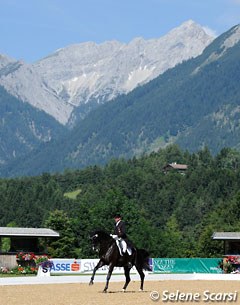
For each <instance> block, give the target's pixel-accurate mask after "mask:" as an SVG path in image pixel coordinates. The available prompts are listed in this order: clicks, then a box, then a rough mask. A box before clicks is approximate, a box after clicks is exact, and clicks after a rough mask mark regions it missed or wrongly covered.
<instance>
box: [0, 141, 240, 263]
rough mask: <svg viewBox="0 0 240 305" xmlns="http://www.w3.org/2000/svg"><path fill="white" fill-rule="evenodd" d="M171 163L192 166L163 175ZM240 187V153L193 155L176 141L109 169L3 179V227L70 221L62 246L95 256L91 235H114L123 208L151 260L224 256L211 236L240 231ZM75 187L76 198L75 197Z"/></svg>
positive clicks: (0, 190)
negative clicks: (96, 231) (117, 215)
mask: <svg viewBox="0 0 240 305" xmlns="http://www.w3.org/2000/svg"><path fill="white" fill-rule="evenodd" d="M172 162H177V163H183V164H187V165H188V169H187V171H186V173H185V174H184V175H183V174H181V173H179V172H176V171H170V172H168V173H164V171H163V167H164V166H165V165H166V164H168V163H172ZM239 189H240V153H239V152H238V151H236V150H233V149H223V150H222V151H221V152H220V153H219V154H217V155H216V156H212V155H211V154H210V152H209V150H208V149H207V148H205V149H203V150H201V151H199V152H198V153H192V154H191V153H189V152H187V151H182V150H181V149H179V147H177V146H176V145H170V146H169V147H167V148H165V149H162V150H160V151H159V152H158V153H151V154H150V155H149V156H143V157H141V158H139V159H137V158H132V159H130V160H124V159H119V160H112V161H111V162H109V163H108V164H107V165H106V166H104V167H99V166H92V167H88V168H85V169H83V170H78V171H68V172H65V173H64V174H61V175H60V174H55V175H49V174H46V173H45V174H42V175H41V176H37V177H31V178H30V177H25V178H18V179H0V194H1V205H0V226H7V225H8V224H10V223H12V222H14V223H15V225H16V226H19V227H44V226H45V225H47V226H48V227H49V226H50V227H51V228H53V229H56V230H57V231H60V232H62V230H63V229H64V227H66V224H67V227H66V228H65V229H66V231H65V233H62V234H63V235H62V236H61V238H62V240H63V241H65V242H63V243H62V244H61V243H60V242H59V243H58V251H59V252H61V255H63V256H64V255H66V256H68V255H71V256H70V257H81V258H84V257H90V256H93V255H94V253H93V252H92V251H91V245H90V241H89V233H90V232H91V231H92V230H94V229H97V228H101V229H104V230H106V231H107V232H109V233H110V232H112V230H113V225H114V221H113V218H112V217H113V214H115V213H116V212H119V213H121V214H122V216H123V219H124V220H125V221H126V222H127V231H128V235H129V238H130V239H131V240H132V241H133V242H134V243H135V244H136V246H137V247H139V248H146V249H148V250H149V251H150V253H151V256H152V257H188V256H193V257H201V256H202V257H212V256H221V255H223V252H222V251H223V247H222V243H221V242H219V241H212V239H211V236H212V234H213V232H214V231H239V230H240V221H239V217H240V212H239V211H240V210H239V200H240V193H239ZM73 192H74V193H75V194H76V196H75V197H71V196H70V197H69V194H72V193H73ZM60 211H63V212H62V213H60ZM63 213H65V216H64V217H62V216H63ZM62 219H64V221H63V223H62V222H61V220H62ZM50 220H51V222H50ZM70 233H71V234H70ZM64 234H66V235H64ZM69 234H70V235H71V238H73V237H74V242H73V241H71V243H70V244H71V252H69V250H66V249H67V248H69V247H68V243H67V244H66V240H68V239H67V238H68V237H69V236H70V235H69ZM64 249H65V250H64ZM61 250H62V251H61ZM64 251H65V252H64ZM66 251H67V252H66ZM59 252H58V253H59Z"/></svg>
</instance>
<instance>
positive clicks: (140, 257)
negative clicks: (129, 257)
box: [136, 249, 152, 271]
mask: <svg viewBox="0 0 240 305" xmlns="http://www.w3.org/2000/svg"><path fill="white" fill-rule="evenodd" d="M149 255H150V254H149V253H148V251H147V250H145V249H137V255H136V263H137V264H138V265H139V266H141V267H142V269H143V270H146V271H152V269H151V267H150V265H149Z"/></svg>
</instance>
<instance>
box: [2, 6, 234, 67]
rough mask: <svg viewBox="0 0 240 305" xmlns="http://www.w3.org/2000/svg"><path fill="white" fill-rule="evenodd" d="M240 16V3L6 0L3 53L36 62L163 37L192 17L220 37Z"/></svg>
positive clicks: (3, 15) (3, 14)
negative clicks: (79, 47)
mask: <svg viewBox="0 0 240 305" xmlns="http://www.w3.org/2000/svg"><path fill="white" fill-rule="evenodd" d="M239 17H240V0H84V1H83V0H0V37H1V40H0V54H4V55H8V56H10V57H12V58H15V59H18V60H24V61H26V62H29V63H30V62H34V61H36V60H38V59H41V58H43V57H45V56H47V55H49V54H51V53H53V52H54V51H55V50H57V49H58V48H62V47H66V46H67V45H70V44H74V43H80V42H85V41H95V42H97V43H101V42H104V41H106V40H113V39H116V40H119V41H121V42H129V41H130V40H132V39H133V38H135V37H140V36H141V37H143V38H145V39H150V38H157V37H161V36H163V35H164V34H166V33H167V32H168V31H170V30H171V29H173V28H174V27H177V26H179V25H180V24H181V23H183V22H184V21H187V20H189V19H192V20H194V21H195V22H197V23H199V24H201V25H202V26H205V27H207V28H209V29H211V30H212V31H213V32H214V33H215V34H216V35H220V34H222V33H223V32H225V31H227V30H228V29H230V28H231V27H232V26H234V25H236V24H238V23H239V22H240V21H239V19H240V18H239Z"/></svg>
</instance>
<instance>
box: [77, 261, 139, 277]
mask: <svg viewBox="0 0 240 305" xmlns="http://www.w3.org/2000/svg"><path fill="white" fill-rule="evenodd" d="M98 262H99V259H82V260H81V272H82V273H90V274H91V273H92V272H93V269H94V267H95V266H97V263H98ZM136 272H137V271H136V268H135V266H133V267H132V269H131V271H130V273H136ZM107 273H108V266H103V267H101V268H99V269H98V270H97V273H96V274H107ZM114 273H115V274H116V273H118V274H122V273H123V274H124V269H123V268H122V267H114V269H113V273H112V274H114Z"/></svg>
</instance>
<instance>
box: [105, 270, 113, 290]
mask: <svg viewBox="0 0 240 305" xmlns="http://www.w3.org/2000/svg"><path fill="white" fill-rule="evenodd" d="M113 268H114V264H110V265H109V269H108V274H107V279H106V285H105V288H104V289H103V292H107V290H108V283H109V280H110V278H111V275H112V272H113Z"/></svg>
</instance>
